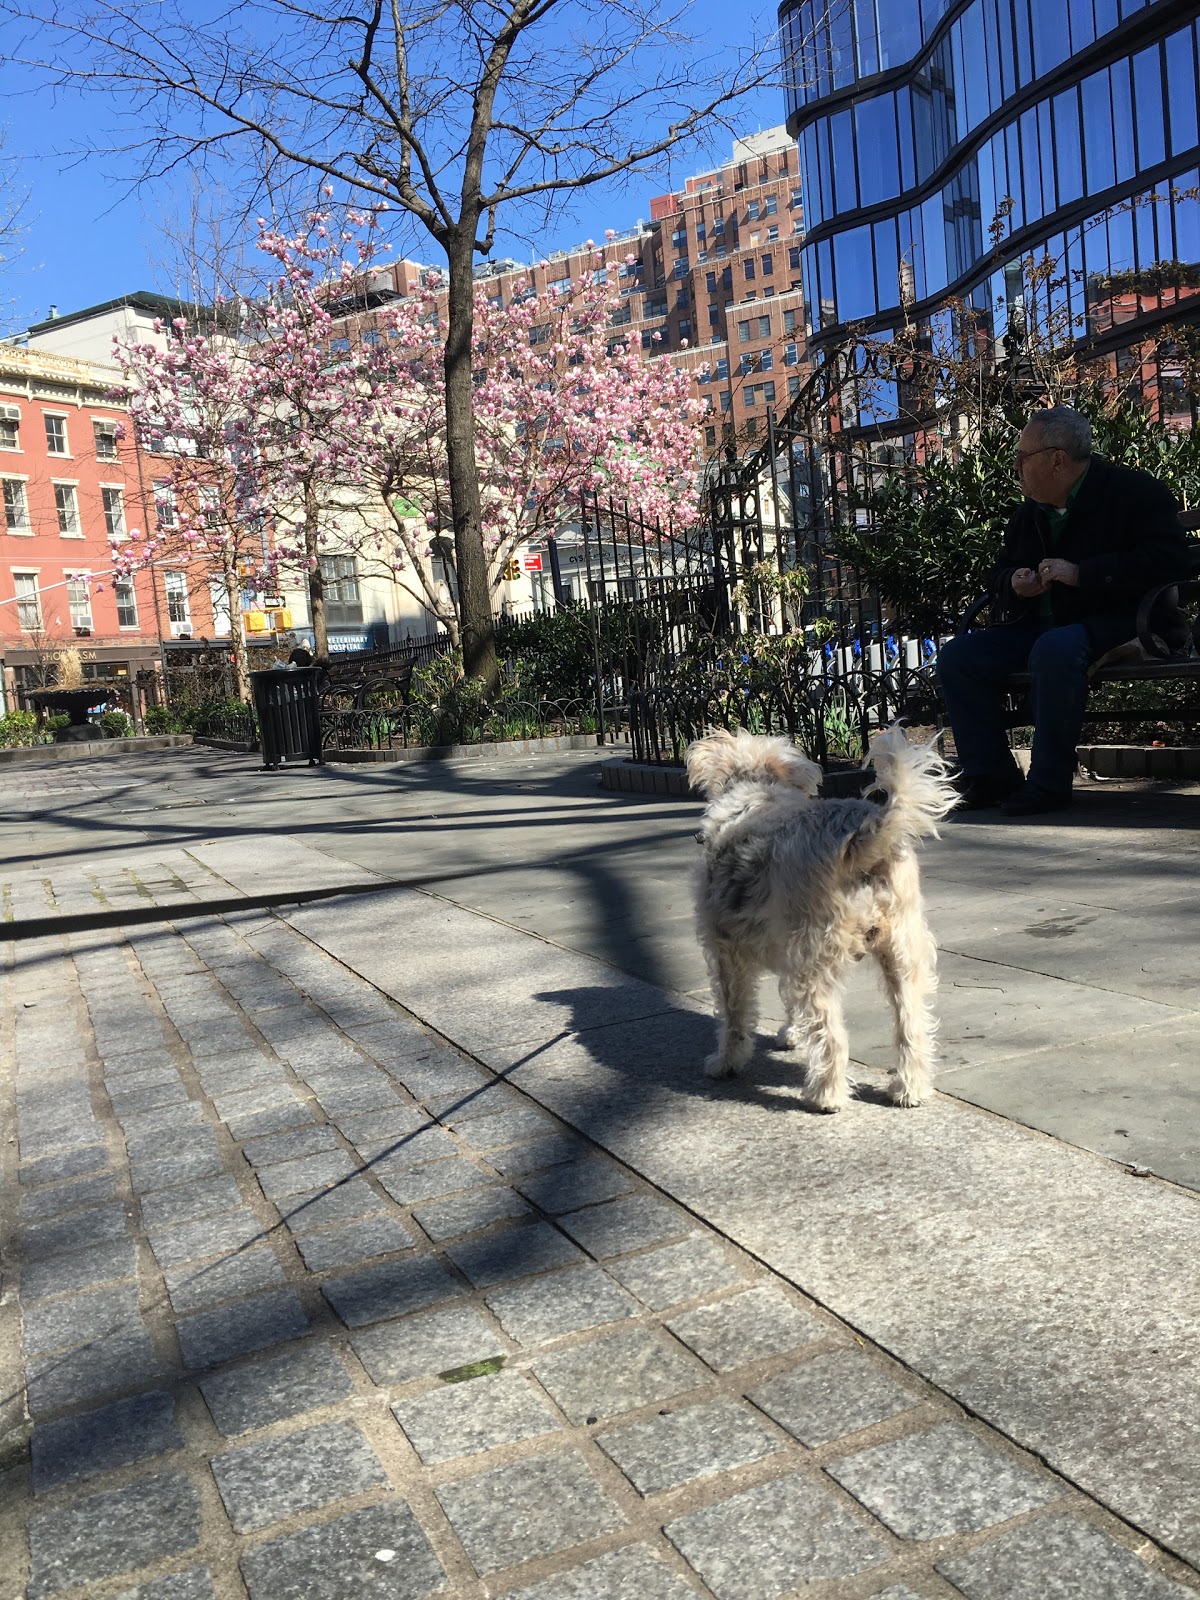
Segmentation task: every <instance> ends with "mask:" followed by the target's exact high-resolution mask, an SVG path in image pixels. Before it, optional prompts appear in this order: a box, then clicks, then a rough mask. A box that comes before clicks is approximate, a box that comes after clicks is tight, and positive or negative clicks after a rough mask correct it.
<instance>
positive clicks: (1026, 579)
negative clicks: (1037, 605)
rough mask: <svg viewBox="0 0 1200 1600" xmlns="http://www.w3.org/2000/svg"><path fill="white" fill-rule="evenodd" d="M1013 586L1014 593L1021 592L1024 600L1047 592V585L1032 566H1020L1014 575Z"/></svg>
mask: <svg viewBox="0 0 1200 1600" xmlns="http://www.w3.org/2000/svg"><path fill="white" fill-rule="evenodd" d="M1042 565H1043V566H1045V565H1046V563H1045V562H1043V563H1042ZM1012 586H1013V593H1014V594H1019V595H1020V597H1021V599H1022V600H1032V599H1034V598H1035V597H1036V596H1037V595H1039V594H1045V592H1046V585H1045V584H1044V583H1043V582H1042V580H1041V578H1040V577H1039V576H1038V574H1037V573H1036V572H1034V570H1033V568H1032V567H1018V568H1017V570H1016V571H1015V572H1014V573H1013V575H1012Z"/></svg>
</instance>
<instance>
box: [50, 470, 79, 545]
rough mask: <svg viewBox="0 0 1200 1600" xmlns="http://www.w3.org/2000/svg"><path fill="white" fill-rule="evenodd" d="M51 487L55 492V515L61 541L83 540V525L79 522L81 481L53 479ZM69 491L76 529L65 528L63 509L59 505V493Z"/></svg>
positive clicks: (76, 479)
mask: <svg viewBox="0 0 1200 1600" xmlns="http://www.w3.org/2000/svg"><path fill="white" fill-rule="evenodd" d="M50 487H51V488H52V489H53V490H54V513H55V516H56V517H57V518H58V536H59V538H60V539H82V538H83V523H82V522H81V521H80V520H79V479H78V478H51V479H50ZM60 489H69V490H70V491H71V510H72V512H73V514H74V517H75V526H74V528H70V529H69V528H64V527H63V525H62V507H61V506H60V505H59V503H58V491H59V490H60Z"/></svg>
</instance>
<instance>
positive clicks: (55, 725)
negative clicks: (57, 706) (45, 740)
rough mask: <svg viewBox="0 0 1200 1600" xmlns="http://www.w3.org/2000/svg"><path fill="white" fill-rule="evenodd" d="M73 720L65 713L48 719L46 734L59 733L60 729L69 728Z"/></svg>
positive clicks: (62, 712) (58, 713) (61, 712)
mask: <svg viewBox="0 0 1200 1600" xmlns="http://www.w3.org/2000/svg"><path fill="white" fill-rule="evenodd" d="M70 725H71V719H70V717H69V716H68V715H67V713H66V712H65V711H59V712H57V713H56V714H55V715H54V716H53V717H47V718H46V732H47V733H51V734H54V733H57V732H58V730H59V729H60V728H69V727H70Z"/></svg>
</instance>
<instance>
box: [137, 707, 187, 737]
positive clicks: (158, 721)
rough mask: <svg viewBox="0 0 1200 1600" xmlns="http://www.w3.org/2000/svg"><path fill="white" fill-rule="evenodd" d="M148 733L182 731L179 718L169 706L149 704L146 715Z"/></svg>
mask: <svg viewBox="0 0 1200 1600" xmlns="http://www.w3.org/2000/svg"><path fill="white" fill-rule="evenodd" d="M145 723H146V732H147V733H180V732H181V731H182V729H181V728H180V724H179V718H178V717H177V716H176V715H175V713H174V712H173V711H172V710H171V708H170V707H169V706H149V707H147V710H146V716H145Z"/></svg>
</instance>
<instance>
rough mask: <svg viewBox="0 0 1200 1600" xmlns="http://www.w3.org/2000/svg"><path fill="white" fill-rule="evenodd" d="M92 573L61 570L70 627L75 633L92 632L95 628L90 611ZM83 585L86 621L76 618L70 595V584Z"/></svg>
mask: <svg viewBox="0 0 1200 1600" xmlns="http://www.w3.org/2000/svg"><path fill="white" fill-rule="evenodd" d="M91 581H92V575H91V573H90V572H67V571H65V570H64V572H63V588H64V589H65V590H66V591H67V609H68V611H69V612H70V613H71V628H72V630H73V631H74V632H75V633H83V632H87V633H93V632H95V628H96V619H95V614H94V613H93V611H92V591H91ZM76 583H81V584H82V585H83V605H84V607H85V608H86V615H87V621H86V622H80V621H78V620H77V619H76V616H75V611H76V602H75V600H74V599H73V598H72V595H71V586H72V584H76Z"/></svg>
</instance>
